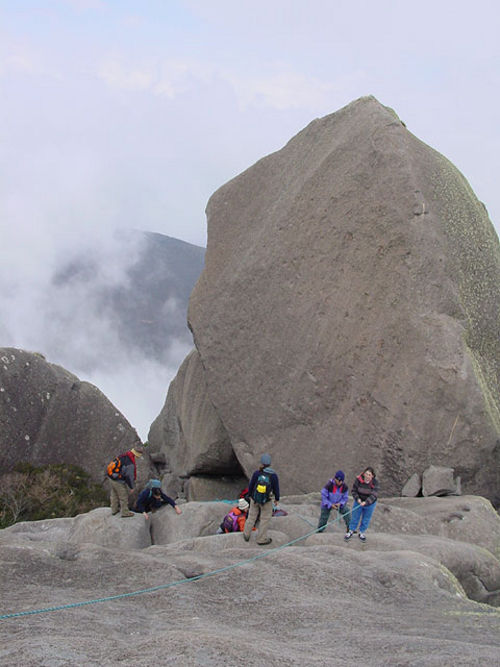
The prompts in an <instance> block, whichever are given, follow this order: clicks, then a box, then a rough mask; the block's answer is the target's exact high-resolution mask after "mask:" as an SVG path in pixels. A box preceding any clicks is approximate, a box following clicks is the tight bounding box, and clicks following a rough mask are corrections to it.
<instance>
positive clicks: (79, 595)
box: [0, 493, 500, 667]
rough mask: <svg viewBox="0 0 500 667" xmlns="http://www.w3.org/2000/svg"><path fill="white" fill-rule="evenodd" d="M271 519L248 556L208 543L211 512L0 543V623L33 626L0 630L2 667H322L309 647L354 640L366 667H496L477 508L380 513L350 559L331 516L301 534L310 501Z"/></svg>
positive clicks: (323, 657) (491, 594) (52, 527)
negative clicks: (366, 656) (263, 539)
mask: <svg viewBox="0 0 500 667" xmlns="http://www.w3.org/2000/svg"><path fill="white" fill-rule="evenodd" d="M282 506H283V507H284V508H286V510H287V511H288V516H283V517H275V518H273V519H271V524H270V535H271V536H272V538H273V542H272V544H271V545H270V546H269V547H264V548H262V547H260V548H259V547H256V545H255V539H254V537H252V539H251V540H250V542H249V543H248V544H247V543H245V542H244V541H243V539H242V536H241V534H237V533H236V534H231V535H215V534H214V533H215V531H216V529H217V526H218V524H219V523H220V521H221V519H222V517H223V516H224V514H225V513H226V512H227V510H228V505H227V504H225V503H216V502H213V503H197V502H193V503H183V504H182V505H181V508H182V514H181V515H180V516H178V515H177V514H176V513H175V512H174V511H173V509H172V508H171V507H169V506H167V507H165V508H163V509H161V510H160V511H158V512H156V513H155V514H153V515H152V517H151V519H150V520H148V521H146V520H145V519H144V517H143V516H142V515H140V514H138V515H136V516H135V517H132V518H130V519H121V518H119V517H113V516H111V513H110V510H109V509H108V508H101V509H98V510H94V511H92V512H89V513H88V514H87V515H81V516H79V517H75V518H73V519H55V520H51V521H38V522H33V523H23V524H17V525H15V526H12V527H11V528H8V529H5V530H2V531H0V576H1V577H2V582H3V585H2V596H1V600H0V616H2V615H4V614H8V613H15V612H21V611H27V612H30V611H34V610H42V611H41V612H40V613H35V614H33V615H31V614H30V615H29V616H23V617H16V618H10V619H1V620H0V623H2V624H3V626H2V627H4V628H5V631H6V632H8V631H9V628H10V627H12V628H14V627H15V632H12V633H10V634H9V641H8V642H4V644H3V645H2V648H1V656H2V660H3V662H4V663H5V664H9V665H35V664H36V665H42V664H43V665H49V664H59V663H60V664H64V663H68V661H69V662H70V663H71V664H82V665H83V664H85V665H107V664H110V665H111V664H115V663H116V656H117V655H118V654H119V655H120V659H121V660H122V661H124V664H125V663H126V664H130V665H132V664H133V665H146V664H150V663H151V662H158V656H159V655H160V656H165V655H166V656H168V659H167V661H168V662H169V663H171V664H179V665H184V664H190V665H191V664H192V665H197V664H199V665H201V664H203V665H207V664H214V665H215V664H220V661H221V655H222V656H223V657H224V661H225V662H226V663H227V664H231V665H233V664H234V665H236V664H240V662H241V655H242V654H244V655H245V660H244V661H245V663H246V664H249V665H260V664H262V663H265V664H266V665H275V666H276V667H278V665H283V664H287V665H297V666H298V665H305V664H307V665H318V666H320V665H327V664H331V662H332V657H331V656H332V642H331V641H328V642H325V637H333V639H332V641H334V644H335V655H342V656H345V655H352V654H356V655H358V654H359V655H361V654H363V651H366V641H367V639H366V638H367V637H369V644H370V649H369V652H370V664H371V665H374V666H382V665H416V664H424V663H425V664H432V665H447V664H453V665H463V667H465V666H466V665H471V664H497V662H498V660H497V658H498V648H499V637H498V611H497V608H498V606H500V594H499V589H500V563H499V560H498V558H499V557H500V551H499V544H500V542H499V540H500V519H499V517H498V514H497V513H496V512H495V511H494V510H493V508H492V506H491V504H490V503H489V502H488V501H486V500H485V499H483V498H478V497H471V496H465V497H462V498H457V497H447V498H418V499H417V498H387V499H385V500H384V501H383V502H380V501H379V504H378V506H377V508H376V510H375V513H374V515H373V519H372V523H371V524H370V528H369V531H368V540H367V542H366V543H365V544H362V543H361V542H360V541H359V540H358V539H357V538H353V539H352V540H351V541H350V542H348V543H346V542H344V539H343V533H344V530H343V523H342V525H340V524H339V522H338V521H337V517H334V516H333V515H332V517H331V519H332V520H331V523H330V524H329V525H328V527H327V530H326V531H325V532H324V533H322V534H314V529H315V526H316V524H317V520H318V515H319V494H318V493H315V494H310V495H307V496H303V497H297V496H294V497H292V496H290V497H285V498H283V502H282ZM457 515H462V517H463V518H461V519H458V518H457ZM311 524H313V525H311ZM296 538H305V539H301V540H300V541H296V542H294V545H293V547H291V546H290V547H288V546H287V547H286V548H284V547H285V545H287V544H288V543H289V542H290V541H291V540H293V539H296ZM495 545H496V546H495ZM273 547H279V548H278V549H274V548H273ZM193 577H195V578H197V580H194V581H193V580H192V578H193ZM189 579H191V580H189ZM339 591H341V593H339ZM106 598H111V599H107V600H106ZM334 599H335V600H336V603H335V604H333V605H332V600H334ZM340 599H341V602H340ZM82 603H83V604H82ZM68 604H71V605H73V606H72V607H71V608H69V609H68V608H62V609H60V608H58V607H59V605H61V606H64V605H68ZM291 607H293V610H294V613H293V614H289V613H282V614H281V616H280V618H279V622H276V623H275V624H274V626H273V631H272V632H269V618H272V617H273V614H276V610H277V609H289V608H291ZM257 609H258V611H257ZM49 610H50V612H49ZM47 612H49V613H47ZM360 618H362V619H363V632H362V633H361V634H360V625H359V619H360ZM249 619H251V622H250V621H249ZM340 621H341V622H340ZM14 624H15V626H14ZM228 627H230V628H231V632H230V636H229V637H228V638H227V629H228ZM194 634H195V636H196V642H193V636H194ZM47 637H50V641H47ZM68 637H71V642H70V643H69V642H68ZM263 637H265V646H264V648H261V646H262V641H263ZM478 637H479V638H480V640H478ZM402 638H403V640H402ZM429 656H430V658H429Z"/></svg>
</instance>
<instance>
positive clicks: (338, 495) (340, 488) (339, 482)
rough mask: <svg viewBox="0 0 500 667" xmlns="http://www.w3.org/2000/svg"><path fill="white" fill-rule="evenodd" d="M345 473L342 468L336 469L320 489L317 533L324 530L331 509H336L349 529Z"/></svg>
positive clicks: (347, 489) (347, 491) (347, 490)
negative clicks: (333, 474)
mask: <svg viewBox="0 0 500 667" xmlns="http://www.w3.org/2000/svg"><path fill="white" fill-rule="evenodd" d="M344 480H345V475H344V473H343V472H342V470H337V472H336V473H335V476H334V477H333V478H332V479H330V480H329V481H328V482H327V483H326V484H325V486H324V487H323V488H322V489H321V512H320V515H319V522H318V533H322V532H323V531H324V530H325V527H326V524H327V523H328V519H329V518H330V512H331V511H332V509H334V510H338V513H339V514H340V516H341V517H342V518H343V519H344V523H345V526H346V529H347V530H349V519H350V516H349V506H348V505H347V501H348V500H349V487H348V486H347V484H346V483H345V482H344Z"/></svg>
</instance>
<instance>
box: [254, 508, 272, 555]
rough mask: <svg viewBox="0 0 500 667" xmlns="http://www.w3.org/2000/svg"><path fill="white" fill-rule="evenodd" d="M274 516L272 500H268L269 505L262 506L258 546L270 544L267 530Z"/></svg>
mask: <svg viewBox="0 0 500 667" xmlns="http://www.w3.org/2000/svg"><path fill="white" fill-rule="evenodd" d="M272 515H273V503H272V501H271V500H268V502H267V503H264V504H263V505H261V506H260V524H259V533H258V535H257V544H268V541H270V540H269V538H268V536H267V529H268V527H269V522H270V521H271V517H272Z"/></svg>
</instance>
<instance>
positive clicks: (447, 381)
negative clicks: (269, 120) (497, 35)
mask: <svg viewBox="0 0 500 667" xmlns="http://www.w3.org/2000/svg"><path fill="white" fill-rule="evenodd" d="M207 219H208V246H207V252H206V258H205V260H206V261H205V269H204V271H203V273H202V275H201V277H200V279H199V280H198V282H197V284H196V287H195V289H194V291H193V293H192V295H191V299H190V305H189V313H188V318H189V325H190V327H191V329H192V331H193V335H194V340H195V345H196V348H197V352H198V354H199V357H200V362H201V366H202V368H203V376H204V377H203V383H202V385H203V387H206V395H201V393H200V391H198V393H195V394H193V395H192V396H193V398H192V400H193V403H194V404H200V405H205V404H206V403H207V402H209V403H210V404H211V405H212V406H213V409H214V411H215V413H216V415H217V418H218V420H220V424H221V429H220V431H221V433H223V441H224V443H226V442H227V440H228V439H229V442H230V444H231V447H232V449H233V451H234V454H235V456H236V459H237V461H238V464H237V465H235V468H234V472H235V473H237V472H238V471H239V469H240V468H241V469H243V471H244V472H245V474H246V475H247V476H248V475H249V474H250V473H251V472H252V470H253V469H254V468H255V465H256V463H257V461H258V456H259V455H260V454H261V453H262V452H263V451H269V452H270V453H271V454H272V455H273V464H274V466H275V468H276V469H277V470H278V471H279V472H280V478H281V482H282V486H283V489H284V492H287V493H298V492H309V491H312V490H314V489H318V488H320V487H321V485H322V484H324V483H325V481H326V479H327V478H328V477H329V476H330V475H331V474H332V472H333V471H335V470H336V469H338V468H339V467H342V468H343V469H344V470H345V471H346V473H347V477H348V479H349V480H351V479H352V478H353V477H354V475H355V474H357V473H359V472H360V470H361V469H362V468H363V467H364V466H365V465H372V466H374V467H375V469H376V471H377V473H378V477H379V479H380V482H381V485H382V491H383V493H385V494H398V493H399V491H400V489H401V488H402V486H403V484H404V483H405V481H406V480H407V479H408V477H409V476H411V475H412V474H413V473H414V472H416V471H421V470H423V469H424V468H426V467H427V466H429V465H431V464H435V465H437V466H444V467H452V468H454V470H455V471H456V473H457V475H459V476H460V477H461V480H462V485H463V488H464V492H466V493H470V492H475V493H480V494H481V495H485V496H486V497H488V498H490V499H492V500H493V501H494V502H495V503H498V502H500V482H499V472H498V458H499V456H500V403H499V401H500V379H499V378H500V336H499V321H498V313H499V312H500V287H499V286H500V249H499V243H498V237H497V236H496V233H495V231H494V228H493V225H492V224H491V222H490V220H489V218H488V215H487V212H486V210H485V208H484V206H483V204H482V203H481V202H479V201H478V200H477V199H476V197H475V196H474V193H473V192H472V190H471V188H470V186H469V185H468V183H467V181H466V179H465V178H464V177H463V175H462V174H461V173H460V172H459V171H458V170H457V169H456V168H455V167H454V166H453V165H452V164H451V163H450V162H449V161H448V160H447V159H446V158H444V157H443V156H442V155H440V154H439V153H437V152H436V151H434V150H433V149H432V148H430V147H428V146H427V145H425V144H424V143H422V142H421V141H420V140H419V139H417V138H416V137H415V136H413V135H412V134H411V133H410V132H409V131H408V130H407V129H406V127H405V126H404V125H403V124H402V123H401V121H400V120H399V118H398V117H397V115H396V114H395V113H394V112H393V111H392V110H391V109H388V108H387V107H384V106H382V105H381V104H380V103H379V102H378V101H377V100H375V99H374V98H373V97H366V98H361V99H359V100H357V101H355V102H353V103H351V104H350V105H348V106H347V107H345V108H343V109H341V110H340V111H338V112H337V113H334V114H332V115H330V116H326V117H324V118H321V119H317V120H315V121H313V122H312V123H311V124H310V125H308V126H307V127H306V128H305V129H304V130H303V131H301V132H300V133H299V134H298V135H297V136H295V137H294V138H293V139H291V140H290V141H289V142H288V144H287V145H286V146H285V147H284V148H282V149H281V150H279V151H278V152H276V153H274V154H272V155H269V156H267V157H265V158H263V159H262V160H260V161H259V162H257V163H256V164H255V165H254V166H252V167H250V168H249V169H248V170H247V171H245V172H244V173H242V174H240V175H239V176H237V177H236V178H234V179H233V180H232V181H230V182H229V183H227V184H226V185H224V186H223V187H221V188H220V189H219V190H218V191H217V192H216V193H215V194H214V195H213V196H212V197H211V199H210V201H209V203H208V206H207ZM200 386H201V384H200ZM186 400H187V399H186V397H185V396H183V402H184V403H185V402H186ZM174 403H176V402H175V401H173V402H172V410H173V412H172V415H171V416H170V417H169V419H171V420H172V421H175V420H177V423H178V428H179V430H180V431H182V432H186V431H187V422H186V421H185V419H184V412H183V410H182V409H181V406H180V405H179V404H178V403H176V405H174ZM195 411H196V410H195V407H194V406H192V407H191V409H190V416H193V413H194V412H195ZM199 428H200V426H199V425H197V424H196V423H191V424H190V425H189V429H190V430H191V431H192V432H196V431H198V430H199ZM169 442H172V441H169ZM221 443H222V440H221ZM154 446H155V448H157V449H161V448H162V447H165V446H166V444H165V442H161V441H157V442H155V443H154ZM168 446H170V445H168ZM182 446H183V447H186V449H187V450H188V451H190V452H191V454H190V456H191V458H192V459H193V460H195V459H200V457H202V456H203V447H204V444H203V443H198V442H196V441H195V440H189V441H186V442H185V443H184V444H183V445H182ZM221 446H222V445H221ZM197 447H199V450H198V453H195V452H196V448H197ZM210 449H211V450H214V449H216V447H215V444H214V443H213V442H211V443H210ZM224 451H225V460H226V461H227V460H229V456H228V453H227V445H226V444H224ZM183 455H184V454H183V453H182V452H180V451H179V452H178V453H177V454H176V457H177V458H179V457H181V456H183ZM193 470H194V467H193V468H191V469H186V470H185V472H187V474H191V473H192V472H193Z"/></svg>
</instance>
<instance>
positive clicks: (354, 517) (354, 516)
mask: <svg viewBox="0 0 500 667" xmlns="http://www.w3.org/2000/svg"><path fill="white" fill-rule="evenodd" d="M361 509H362V507H361V505H360V504H359V503H358V501H357V500H355V501H354V505H353V506H352V512H351V520H350V521H349V530H352V531H353V532H354V531H355V530H356V529H357V527H358V523H359V520H360V518H361Z"/></svg>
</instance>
